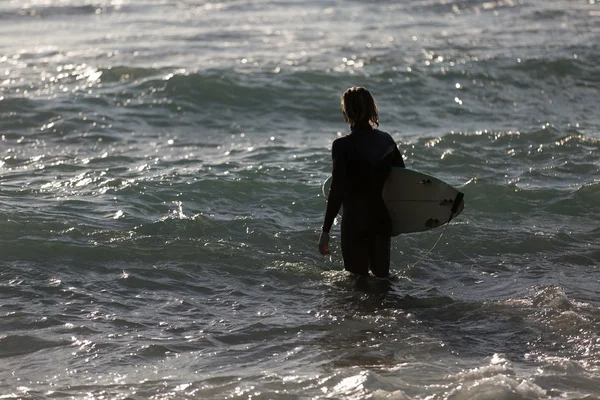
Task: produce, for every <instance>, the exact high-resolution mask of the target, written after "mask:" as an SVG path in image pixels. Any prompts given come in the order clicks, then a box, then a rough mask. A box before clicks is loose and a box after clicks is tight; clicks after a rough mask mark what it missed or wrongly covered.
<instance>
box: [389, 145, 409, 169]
mask: <svg viewBox="0 0 600 400" xmlns="http://www.w3.org/2000/svg"><path fill="white" fill-rule="evenodd" d="M392 167H400V168H406V166H405V165H404V160H403V159H402V154H400V150H398V146H397V145H394V151H393V153H392Z"/></svg>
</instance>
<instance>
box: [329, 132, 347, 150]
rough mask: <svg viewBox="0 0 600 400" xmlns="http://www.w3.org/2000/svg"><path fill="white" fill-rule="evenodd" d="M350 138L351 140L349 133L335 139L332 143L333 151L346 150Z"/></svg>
mask: <svg viewBox="0 0 600 400" xmlns="http://www.w3.org/2000/svg"><path fill="white" fill-rule="evenodd" d="M348 140H349V135H345V136H342V137H339V138H337V139H335V140H334V141H333V144H332V145H331V151H333V152H338V151H344V149H345V148H346V146H348Z"/></svg>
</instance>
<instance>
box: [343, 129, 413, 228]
mask: <svg viewBox="0 0 600 400" xmlns="http://www.w3.org/2000/svg"><path fill="white" fill-rule="evenodd" d="M332 152H333V159H334V170H335V169H338V170H339V171H341V172H342V173H339V174H338V175H339V178H340V180H342V182H339V183H340V186H342V188H343V200H342V202H343V205H344V207H343V210H344V211H343V213H344V215H343V219H342V223H343V224H344V225H351V226H352V227H353V229H354V228H356V229H369V230H376V231H378V232H380V233H388V232H389V231H390V230H391V225H390V221H389V215H388V213H387V208H386V207H385V204H384V203H383V199H382V196H381V192H382V190H383V185H384V184H385V181H386V179H387V176H388V174H389V171H390V168H391V167H392V166H397V167H404V161H403V160H402V156H401V155H400V152H399V151H398V147H397V146H396V143H395V142H394V139H393V138H392V137H391V136H390V135H389V134H388V133H386V132H383V131H380V130H378V129H373V130H359V129H354V130H353V131H352V133H350V134H349V135H347V136H345V137H342V138H340V139H337V140H336V141H335V142H334V145H333V149H332Z"/></svg>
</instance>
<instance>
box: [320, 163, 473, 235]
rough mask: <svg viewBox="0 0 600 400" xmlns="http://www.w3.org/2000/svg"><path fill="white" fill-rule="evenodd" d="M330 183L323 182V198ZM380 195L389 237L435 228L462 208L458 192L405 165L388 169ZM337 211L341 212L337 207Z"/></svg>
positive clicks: (329, 180)
mask: <svg viewBox="0 0 600 400" xmlns="http://www.w3.org/2000/svg"><path fill="white" fill-rule="evenodd" d="M330 185H331V177H329V178H328V179H327V180H326V181H325V183H324V184H323V195H324V196H325V198H326V199H327V196H328V194H329V188H330ZM382 196H383V201H384V203H385V205H386V206H387V209H388V213H389V214H390V218H391V220H392V236H396V235H399V234H401V233H410V232H422V231H426V230H429V229H432V228H437V227H438V226H441V225H444V224H445V223H448V222H450V219H451V218H455V217H456V216H457V215H458V214H460V213H461V212H462V210H463V209H464V207H465V204H464V201H463V194H462V193H461V192H459V191H458V190H456V189H455V188H453V187H452V186H450V185H448V184H447V183H445V182H442V181H441V180H439V179H437V178H435V177H433V176H431V175H427V174H424V173H422V172H417V171H414V170H411V169H408V168H397V167H394V168H392V170H391V171H390V176H389V177H388V179H387V181H386V182H385V185H384V187H383V192H382ZM339 214H340V215H342V208H341V207H340V211H339Z"/></svg>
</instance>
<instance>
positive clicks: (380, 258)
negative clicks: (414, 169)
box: [319, 87, 404, 278]
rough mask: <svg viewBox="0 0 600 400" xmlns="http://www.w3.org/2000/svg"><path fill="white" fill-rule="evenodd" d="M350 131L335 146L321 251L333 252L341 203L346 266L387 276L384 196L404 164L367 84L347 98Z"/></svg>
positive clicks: (388, 238) (344, 104) (347, 93)
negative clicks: (391, 175)
mask: <svg viewBox="0 0 600 400" xmlns="http://www.w3.org/2000/svg"><path fill="white" fill-rule="evenodd" d="M341 102H342V111H343V113H344V121H345V122H347V123H348V124H350V130H351V131H350V133H349V134H348V135H346V136H343V137H341V138H338V139H336V140H335V141H334V142H333V145H332V148H331V155H332V158H333V173H332V181H331V189H330V191H329V196H328V199H327V210H326V212H325V218H324V221H323V227H322V231H321V235H320V237H319V252H320V253H321V254H323V255H327V254H330V253H331V252H330V250H329V231H330V229H331V226H332V225H333V220H334V219H335V216H336V215H337V213H338V211H339V209H340V206H341V205H342V203H343V204H344V207H343V211H342V227H341V242H342V258H343V260H344V268H345V269H346V270H347V271H350V272H353V273H355V274H359V275H363V276H367V275H369V269H370V270H371V272H372V273H373V275H375V276H377V277H381V278H385V277H387V276H388V274H389V269H390V244H391V229H392V226H391V221H390V216H389V214H388V211H387V208H386V206H385V203H384V202H383V198H382V196H381V192H382V190H383V185H384V183H385V180H386V178H387V176H388V174H389V172H390V169H391V167H392V166H397V167H404V161H403V160H402V155H401V154H400V151H399V150H398V147H397V146H396V142H394V139H393V138H392V137H391V136H390V135H389V134H388V133H386V132H383V131H380V130H379V129H377V128H378V127H379V113H378V110H377V103H376V102H375V99H374V98H373V96H372V95H371V93H370V92H369V91H368V90H367V89H365V88H364V87H351V88H349V89H348V90H346V91H345V92H344V94H343V95H342V98H341Z"/></svg>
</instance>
